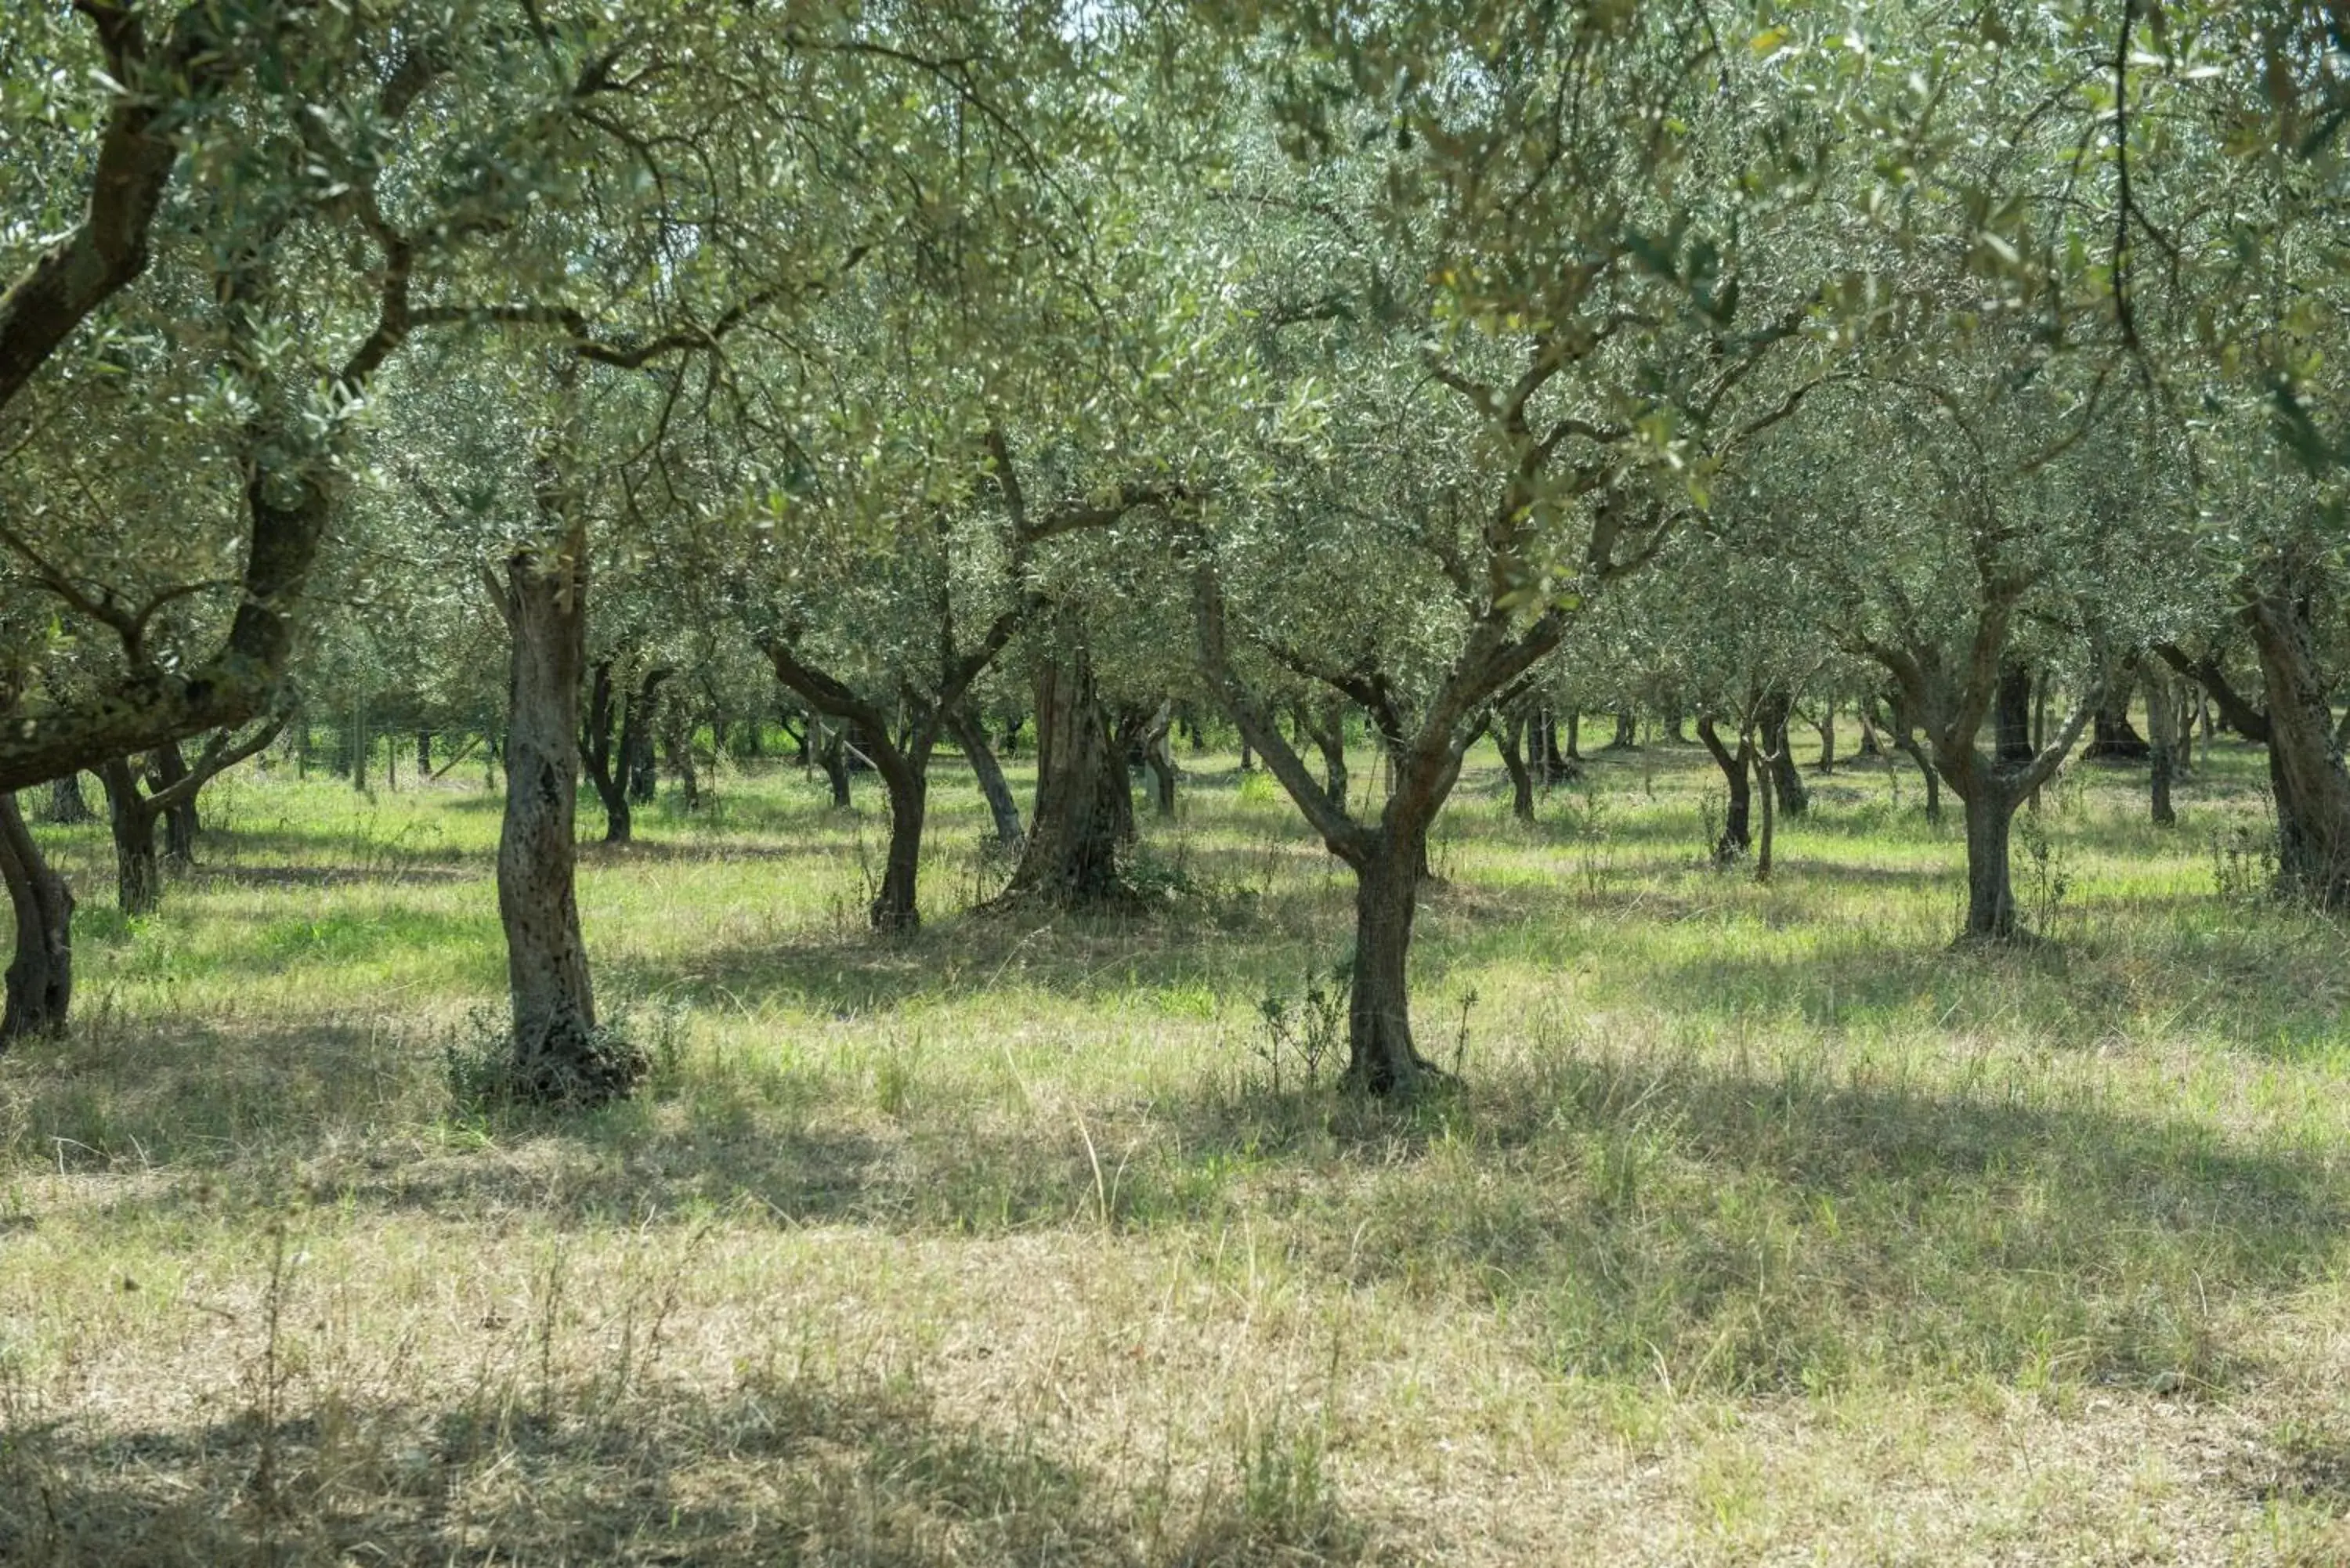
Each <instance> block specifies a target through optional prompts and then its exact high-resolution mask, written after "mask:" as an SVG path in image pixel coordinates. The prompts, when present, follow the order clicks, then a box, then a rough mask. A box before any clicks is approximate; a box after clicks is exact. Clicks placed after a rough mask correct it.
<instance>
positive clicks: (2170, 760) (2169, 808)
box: [2140, 659, 2178, 827]
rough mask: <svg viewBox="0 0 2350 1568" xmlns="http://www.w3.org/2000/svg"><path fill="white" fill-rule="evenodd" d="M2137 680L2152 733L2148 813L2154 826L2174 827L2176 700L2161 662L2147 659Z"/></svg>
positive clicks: (2149, 743)
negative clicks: (2142, 686)
mask: <svg viewBox="0 0 2350 1568" xmlns="http://www.w3.org/2000/svg"><path fill="white" fill-rule="evenodd" d="M2140 679H2141V680H2142V681H2143V682H2144V684H2145V687H2146V722H2147V729H2149V730H2151V731H2153V732H2154V733H2153V735H2152V736H2151V737H2150V738H2149V739H2148V741H2147V761H2148V762H2149V763H2151V764H2152V765H2151V767H2150V768H2149V770H2148V772H2149V774H2150V777H2149V780H2148V783H2147V812H2148V815H2149V817H2150V819H2151V820H2152V821H2153V823H2154V826H2157V827H2176V826H2178V810H2177V808H2176V807H2175V806H2173V805H2171V801H2170V786H2171V783H2172V780H2173V776H2174V774H2176V773H2177V771H2178V698H2177V696H2176V694H2175V693H2174V692H2173V691H2171V680H2170V676H2169V674H2168V671H2167V670H2165V669H2164V667H2163V664H2162V661H2161V660H2160V659H2147V661H2146V663H2145V665H2144V667H2143V670H2142V671H2141V675H2140Z"/></svg>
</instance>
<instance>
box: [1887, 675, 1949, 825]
mask: <svg viewBox="0 0 2350 1568" xmlns="http://www.w3.org/2000/svg"><path fill="white" fill-rule="evenodd" d="M1904 701H1905V700H1904V699H1903V697H1902V696H1901V693H1900V691H1899V689H1898V687H1897V688H1896V689H1895V691H1894V693H1893V696H1892V698H1891V700H1890V702H1891V708H1892V711H1891V712H1890V713H1889V714H1888V715H1887V718H1888V720H1889V722H1888V724H1887V728H1886V733H1887V734H1888V735H1890V736H1891V737H1892V743H1893V749H1894V750H1895V751H1897V752H1899V753H1901V754H1902V755H1903V756H1905V757H1908V759H1909V760H1910V761H1911V762H1912V763H1916V764H1917V766H1918V777H1919V778H1920V779H1922V780H1923V781H1924V782H1925V786H1926V820H1927V822H1928V823H1929V824H1930V825H1932V826H1936V827H1939V826H1941V824H1942V775H1941V774H1939V773H1938V772H1937V771H1936V770H1935V767H1934V759H1933V758H1932V757H1930V756H1929V755H1927V754H1926V748H1925V747H1924V746H1923V745H1921V744H1920V743H1919V742H1918V727H1917V726H1918V721H1917V718H1916V717H1915V715H1913V714H1912V713H1911V712H1910V711H1908V709H1907V708H1906V707H1905V706H1904Z"/></svg>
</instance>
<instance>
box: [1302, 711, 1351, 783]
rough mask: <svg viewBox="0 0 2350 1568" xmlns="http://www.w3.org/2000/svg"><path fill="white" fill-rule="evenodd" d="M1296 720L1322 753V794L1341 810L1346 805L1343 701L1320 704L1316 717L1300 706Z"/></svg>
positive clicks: (1345, 743) (1345, 730)
mask: <svg viewBox="0 0 2350 1568" xmlns="http://www.w3.org/2000/svg"><path fill="white" fill-rule="evenodd" d="M1297 717H1298V723H1299V726H1300V727H1301V728H1302V729H1304V731H1305V733H1306V735H1307V737H1308V738H1310V739H1311V740H1312V741H1313V742H1314V749H1315V751H1317V752H1319V753H1322V793H1323V794H1325V795H1326V796H1327V797H1328V798H1329V801H1330V804H1331V805H1335V806H1337V807H1339V808H1340V809H1341V810H1344V809H1345V807H1346V805H1347V709H1346V705H1345V704H1344V703H1343V702H1336V701H1334V702H1330V703H1327V704H1326V705H1325V706H1324V708H1323V709H1322V711H1321V713H1320V715H1319V716H1318V717H1317V716H1316V715H1315V713H1314V712H1312V711H1309V710H1305V709H1300V710H1299V711H1298V716H1297Z"/></svg>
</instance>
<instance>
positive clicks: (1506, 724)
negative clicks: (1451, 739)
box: [1493, 713, 1534, 822]
mask: <svg viewBox="0 0 2350 1568" xmlns="http://www.w3.org/2000/svg"><path fill="white" fill-rule="evenodd" d="M1525 733H1526V716H1525V715H1524V714H1523V713H1508V714H1504V715H1503V716H1502V720H1501V722H1499V723H1497V724H1495V725H1494V726H1493V745H1494V749H1496V750H1497V751H1499V752H1500V753H1502V766H1503V769H1504V770H1505V771H1507V772H1508V774H1509V775H1510V815H1512V816H1513V817H1515V818H1517V819H1518V820H1519V821H1520V822H1532V821H1533V820H1534V774H1533V772H1532V771H1531V770H1530V769H1528V768H1527V766H1526V758H1525V752H1524V750H1523V746H1522V744H1521V742H1523V740H1524V738H1525Z"/></svg>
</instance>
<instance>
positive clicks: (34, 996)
mask: <svg viewBox="0 0 2350 1568" xmlns="http://www.w3.org/2000/svg"><path fill="white" fill-rule="evenodd" d="M0 881H5V883H6V884H7V888H8V907H9V909H10V911H11V912H12V913H13V914H14V915H15V917H16V952H15V956H14V957H13V958H12V959H11V960H10V961H9V964H8V972H7V981H6V985H7V1000H6V1004H5V1010H0V1044H5V1043H6V1042H8V1041H11V1040H17V1039H23V1038H26V1037H28V1036H31V1035H36V1034H50V1033H57V1031H59V1030H62V1029H63V1028H64V1027H65V1026H66V1014H67V1012H68V1009H69V1008H70V1007H71V1005H72V1002H73V909H74V898H73V890H72V889H71V888H68V887H67V886H66V882H65V878H64V877H59V876H58V875H57V873H56V872H55V871H53V870H51V869H50V867H49V863H48V861H47V859H45V858H43V857H42V855H41V848H40V846H39V845H38V844H36V843H35V842H34V840H33V835H32V833H31V832H30V831H29V830H28V829H27V828H26V826H25V818H24V815H23V814H22V813H21V812H20V811H19V810H18V809H17V806H16V795H15V794H13V793H0Z"/></svg>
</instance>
